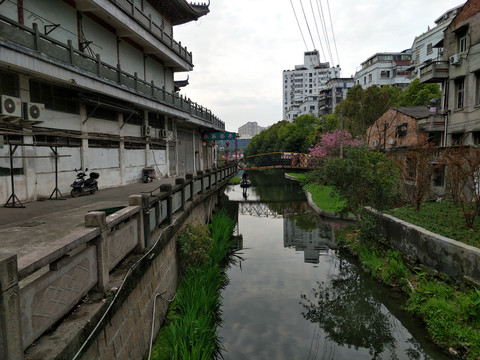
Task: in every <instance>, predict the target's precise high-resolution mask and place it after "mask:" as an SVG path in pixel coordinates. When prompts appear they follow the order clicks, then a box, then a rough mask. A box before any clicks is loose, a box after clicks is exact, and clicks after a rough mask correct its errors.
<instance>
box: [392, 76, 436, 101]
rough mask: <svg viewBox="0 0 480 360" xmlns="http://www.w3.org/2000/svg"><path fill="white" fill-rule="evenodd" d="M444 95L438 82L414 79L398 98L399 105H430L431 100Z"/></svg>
mask: <svg viewBox="0 0 480 360" xmlns="http://www.w3.org/2000/svg"><path fill="white" fill-rule="evenodd" d="M441 95H442V92H441V91H440V86H439V85H438V84H422V83H420V80H419V79H418V78H417V79H415V80H413V81H412V82H411V83H410V84H409V85H408V86H407V88H406V89H405V90H404V91H403V92H402V93H401V94H400V96H399V98H398V106H421V105H430V101H431V100H432V99H434V98H439V97H440V96H441Z"/></svg>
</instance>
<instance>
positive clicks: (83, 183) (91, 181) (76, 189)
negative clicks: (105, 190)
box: [70, 168, 100, 197]
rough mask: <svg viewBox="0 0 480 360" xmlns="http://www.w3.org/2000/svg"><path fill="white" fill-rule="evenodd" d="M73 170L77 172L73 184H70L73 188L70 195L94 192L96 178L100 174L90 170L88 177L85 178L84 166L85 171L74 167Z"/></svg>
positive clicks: (96, 184) (96, 186) (96, 185)
mask: <svg viewBox="0 0 480 360" xmlns="http://www.w3.org/2000/svg"><path fill="white" fill-rule="evenodd" d="M75 171H76V172H77V178H76V179H75V181H74V182H73V184H72V185H70V186H71V187H72V188H73V189H72V191H71V192H70V195H72V197H77V196H78V195H80V194H85V193H90V194H95V191H97V190H98V182H97V179H98V178H99V177H100V174H99V173H96V172H91V173H90V175H89V178H88V179H86V180H85V177H86V176H87V171H88V168H86V169H85V171H82V169H79V170H77V169H75Z"/></svg>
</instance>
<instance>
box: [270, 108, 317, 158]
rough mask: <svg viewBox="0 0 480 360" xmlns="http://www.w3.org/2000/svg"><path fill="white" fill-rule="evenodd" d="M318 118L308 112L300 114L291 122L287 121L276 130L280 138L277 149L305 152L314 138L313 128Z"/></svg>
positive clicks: (315, 126)
mask: <svg viewBox="0 0 480 360" xmlns="http://www.w3.org/2000/svg"><path fill="white" fill-rule="evenodd" d="M318 125H319V119H318V118H317V117H316V116H314V115H310V114H304V115H300V116H299V117H297V118H296V119H295V121H294V122H293V123H288V124H287V125H285V126H283V127H282V128H280V129H279V130H278V137H279V140H280V144H279V149H278V150H277V151H291V152H300V153H307V152H308V149H309V148H310V147H311V146H312V143H313V141H314V138H315V129H316V128H317V126H318Z"/></svg>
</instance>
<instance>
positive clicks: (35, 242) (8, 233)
mask: <svg viewBox="0 0 480 360" xmlns="http://www.w3.org/2000/svg"><path fill="white" fill-rule="evenodd" d="M162 184H172V185H173V184H175V178H174V177H170V178H162V179H156V180H153V181H152V182H150V183H133V184H128V185H123V186H116V187H112V188H107V189H102V188H101V186H102V184H101V182H99V187H100V190H98V191H97V192H96V193H95V194H93V195H90V194H86V195H82V196H79V197H77V198H72V197H71V196H70V194H69V193H67V194H63V195H64V200H55V199H52V200H46V199H45V200H41V201H34V202H28V203H24V202H22V203H23V205H24V206H25V208H20V207H15V208H11V207H4V206H3V205H2V207H0V253H11V254H17V257H18V258H21V257H22V256H24V255H26V254H29V253H31V252H34V251H36V250H38V249H40V248H42V247H43V246H45V245H47V244H49V243H51V242H53V241H55V240H58V239H60V238H62V237H64V236H66V235H68V234H70V233H71V232H73V231H75V230H76V229H78V228H80V227H83V226H84V220H85V214H86V213H88V212H89V211H92V210H100V209H107V208H111V207H117V206H128V199H129V196H130V195H135V194H140V193H142V192H145V193H150V192H153V193H158V192H159V189H158V188H159V187H160V185H162ZM59 197H60V196H59ZM53 198H55V196H53Z"/></svg>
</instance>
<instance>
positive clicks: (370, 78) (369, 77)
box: [368, 74, 372, 83]
mask: <svg viewBox="0 0 480 360" xmlns="http://www.w3.org/2000/svg"><path fill="white" fill-rule="evenodd" d="M368 82H369V83H371V82H372V74H369V75H368Z"/></svg>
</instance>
